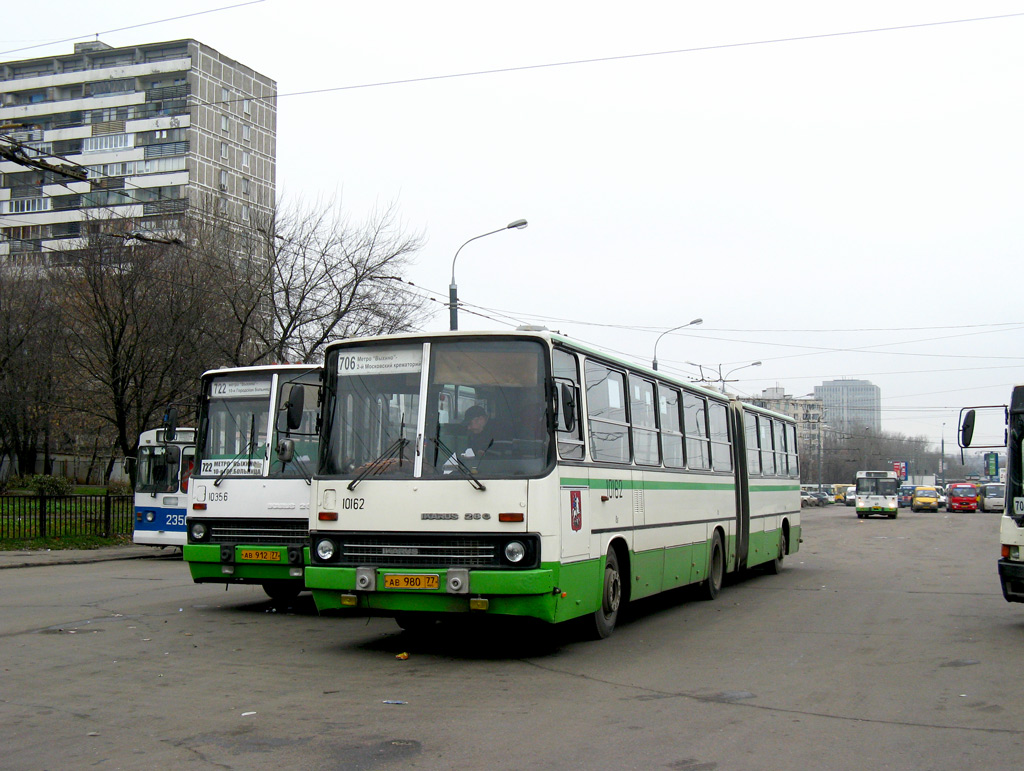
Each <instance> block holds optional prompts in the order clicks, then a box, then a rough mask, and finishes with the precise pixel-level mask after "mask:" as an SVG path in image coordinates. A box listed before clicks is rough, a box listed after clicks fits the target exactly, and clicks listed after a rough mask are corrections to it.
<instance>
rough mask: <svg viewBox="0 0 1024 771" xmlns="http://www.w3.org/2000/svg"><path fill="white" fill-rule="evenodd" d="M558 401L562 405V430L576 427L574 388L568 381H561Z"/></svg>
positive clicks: (571, 429)
mask: <svg viewBox="0 0 1024 771" xmlns="http://www.w3.org/2000/svg"><path fill="white" fill-rule="evenodd" d="M559 402H561V406H562V423H563V424H564V426H565V427H564V429H563V430H564V431H574V430H575V429H576V389H575V388H573V386H571V385H569V384H568V383H562V387H561V389H560V395H559Z"/></svg>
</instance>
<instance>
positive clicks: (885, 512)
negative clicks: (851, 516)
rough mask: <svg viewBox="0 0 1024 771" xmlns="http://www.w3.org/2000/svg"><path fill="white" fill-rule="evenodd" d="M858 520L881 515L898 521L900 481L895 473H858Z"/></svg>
mask: <svg viewBox="0 0 1024 771" xmlns="http://www.w3.org/2000/svg"><path fill="white" fill-rule="evenodd" d="M856 487H857V519H866V518H867V517H870V516H871V515H872V514H880V515H881V516H883V517H888V518H889V519H896V514H897V513H898V512H899V479H898V478H897V476H896V472H895V471H858V472H857V481H856Z"/></svg>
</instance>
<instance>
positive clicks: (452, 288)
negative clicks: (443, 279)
mask: <svg viewBox="0 0 1024 771" xmlns="http://www.w3.org/2000/svg"><path fill="white" fill-rule="evenodd" d="M527 224H528V223H527V222H526V220H516V221H515V222H510V223H508V224H507V225H506V226H505V227H503V228H498V229H497V230H491V231H490V232H487V233H481V234H480V235H478V236H473V237H472V238H471V239H469V241H466V244H468V243H470V242H471V241H476V240H477V239H478V238H483V237H484V236H493V235H494V234H495V233H501V232H502V231H503V230H513V229H514V230H522V229H523V228H525V227H526V226H527ZM466 244H463V245H462V246H460V247H459V248H458V249H456V250H455V256H454V257H452V283H451V284H449V285H448V322H449V328H450V329H452V330H456V329H458V328H459V288H458V287H457V286H456V285H455V261H456V260H457V259H459V252H461V251H462V247H463V246H465V245H466Z"/></svg>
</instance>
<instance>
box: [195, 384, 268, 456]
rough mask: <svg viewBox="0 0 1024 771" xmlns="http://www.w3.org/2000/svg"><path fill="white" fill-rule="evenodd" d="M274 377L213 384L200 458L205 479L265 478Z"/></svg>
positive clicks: (206, 403) (202, 422) (205, 419)
mask: <svg viewBox="0 0 1024 771" xmlns="http://www.w3.org/2000/svg"><path fill="white" fill-rule="evenodd" d="M270 391H271V376H270V375H269V374H259V373H256V374H247V375H241V376H237V375H232V376H220V377H214V378H212V379H211V380H210V381H209V391H208V392H207V394H206V396H207V401H206V402H205V404H204V405H203V410H204V411H205V413H206V414H205V415H201V416H200V421H201V423H200V425H201V426H204V427H205V434H204V435H203V436H202V437H200V442H201V445H200V447H199V448H198V455H199V456H200V458H201V463H200V467H199V468H200V471H201V472H202V475H203V476H211V475H218V474H226V475H227V476H262V474H263V464H264V460H265V458H266V451H267V424H268V415H269V412H270Z"/></svg>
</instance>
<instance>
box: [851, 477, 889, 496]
mask: <svg viewBox="0 0 1024 771" xmlns="http://www.w3.org/2000/svg"><path fill="white" fill-rule="evenodd" d="M857 495H896V480H895V479H878V478H875V477H862V478H860V479H858V480H857Z"/></svg>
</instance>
